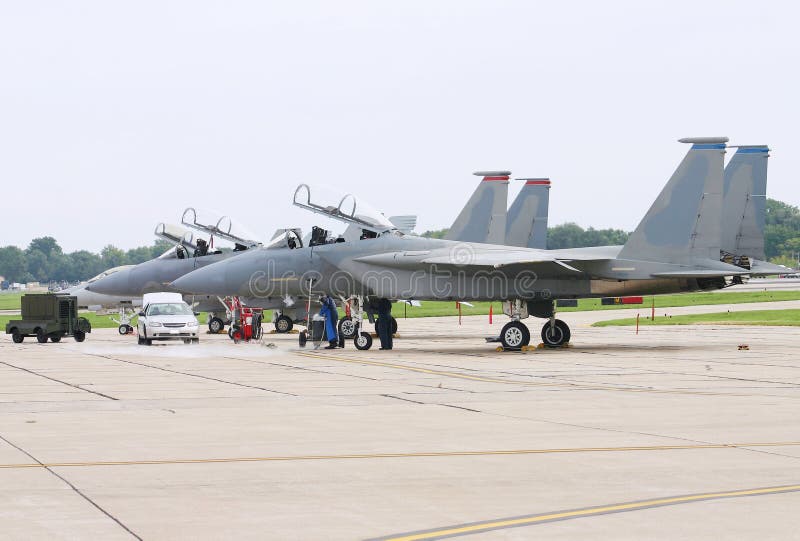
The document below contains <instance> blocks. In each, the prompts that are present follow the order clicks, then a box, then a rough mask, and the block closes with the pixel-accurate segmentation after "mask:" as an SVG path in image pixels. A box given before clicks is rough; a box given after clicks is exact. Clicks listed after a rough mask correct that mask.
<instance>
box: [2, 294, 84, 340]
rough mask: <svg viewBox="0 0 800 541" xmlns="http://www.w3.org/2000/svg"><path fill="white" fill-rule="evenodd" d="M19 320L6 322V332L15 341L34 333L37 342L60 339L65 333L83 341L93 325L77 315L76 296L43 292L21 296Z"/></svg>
mask: <svg viewBox="0 0 800 541" xmlns="http://www.w3.org/2000/svg"><path fill="white" fill-rule="evenodd" d="M21 308H22V319H16V320H12V321H9V322H8V323H7V324H6V334H10V335H11V338H12V339H13V340H14V343H15V344H19V343H21V342H22V341H23V340H25V337H26V336H35V337H36V340H38V341H39V343H40V344H44V343H45V342H47V340H48V339H50V341H51V342H60V341H61V338H62V337H64V336H72V337H74V338H75V341H76V342H83V341H84V340H85V339H86V334H87V333H90V332H92V325H91V324H90V323H89V320H88V319H86V318H85V317H78V299H77V297H73V296H70V295H55V294H53V293H42V294H34V295H23V296H22V307H21Z"/></svg>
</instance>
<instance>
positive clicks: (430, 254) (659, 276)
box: [172, 137, 749, 349]
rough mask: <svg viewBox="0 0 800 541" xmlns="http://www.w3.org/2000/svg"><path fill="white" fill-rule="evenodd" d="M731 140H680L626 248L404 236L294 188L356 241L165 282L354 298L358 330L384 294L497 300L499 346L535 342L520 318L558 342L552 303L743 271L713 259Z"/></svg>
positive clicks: (366, 213) (680, 285) (711, 280)
mask: <svg viewBox="0 0 800 541" xmlns="http://www.w3.org/2000/svg"><path fill="white" fill-rule="evenodd" d="M727 141H728V138H727V137H705V138H687V139H681V140H680V142H682V143H688V144H691V145H692V146H691V148H690V150H689V151H688V153H687V154H686V156H685V157H684V159H683V161H682V162H681V163H680V165H679V166H678V168H677V170H676V171H675V172H674V173H673V175H672V177H671V178H670V179H669V181H668V182H667V184H666V186H665V187H664V188H663V190H662V191H661V193H660V195H659V196H658V198H657V199H656V200H655V202H654V203H653V205H652V206H651V208H650V210H649V211H648V212H647V214H646V215H645V216H644V218H643V219H642V220H641V222H640V223H639V226H638V227H637V228H636V230H635V231H634V232H633V234H632V235H631V236H630V238H629V239H628V241H627V243H626V244H625V245H624V246H623V247H622V248H621V249H618V248H617V247H593V248H576V249H569V250H543V249H532V248H512V249H510V248H509V247H507V246H503V245H498V244H483V243H474V242H457V241H452V240H440V239H427V238H420V237H416V236H411V235H404V234H402V233H400V232H399V231H398V230H397V229H396V228H395V227H394V226H393V225H392V223H391V222H389V221H388V220H387V219H386V218H385V217H384V216H383V215H381V214H380V213H376V212H373V211H372V210H371V208H370V207H369V206H368V205H365V204H363V202H362V201H360V200H356V199H355V198H352V201H350V200H348V198H347V197H345V198H343V199H342V200H341V201H340V203H339V205H338V206H337V205H336V204H335V203H334V204H330V202H324V201H317V200H316V199H315V197H314V195H313V191H312V189H311V188H310V187H309V186H308V185H306V184H301V185H300V186H298V188H297V190H296V191H295V194H294V201H293V203H294V204H295V205H296V206H298V207H301V208H304V209H307V210H309V211H312V212H315V213H319V214H323V215H325V216H328V217H330V218H334V219H337V220H340V221H343V222H345V223H348V224H350V225H351V226H352V227H358V228H361V230H362V231H363V234H362V235H361V237H360V239H359V240H357V241H345V242H337V240H338V239H331V238H328V237H327V236H326V235H325V234H318V235H316V236H315V237H314V239H313V241H312V242H311V243H309V245H308V246H304V247H301V248H296V249H293V250H283V251H281V252H280V253H279V252H278V251H275V252H273V253H270V252H269V251H267V250H264V249H259V248H256V249H253V250H250V251H248V253H246V254H243V255H242V256H240V257H237V258H235V259H231V260H228V261H222V262H218V263H215V264H213V265H208V266H205V267H204V268H202V269H198V270H196V271H193V272H191V273H189V274H187V275H185V276H183V277H181V278H179V279H177V280H176V281H175V282H173V284H172V285H173V286H174V287H175V288H176V289H178V290H179V291H182V292H184V293H202V294H216V295H231V294H238V295H242V296H255V297H258V296H262V297H269V296H275V295H282V294H288V293H291V294H293V295H305V296H311V295H315V294H318V293H321V292H325V293H328V294H331V295H336V296H339V297H341V298H348V299H352V301H353V303H354V311H353V313H354V316H355V318H356V320H357V324H359V325H360V321H359V320H358V318H359V317H360V314H361V312H362V309H363V308H364V307H365V306H366V305H369V304H371V303H373V302H374V301H375V300H377V299H381V298H387V299H392V298H395V299H397V298H403V299H417V300H428V299H430V300H459V301H462V300H463V301H472V300H474V301H503V303H504V311H505V312H506V313H507V314H508V315H509V316H511V321H510V322H509V323H507V324H506V325H505V326H504V327H503V329H502V331H501V334H500V340H501V342H502V343H503V346H504V347H507V348H519V347H522V346H526V345H527V344H528V343H529V342H530V331H529V330H528V328H527V326H526V325H525V324H524V323H522V322H521V321H520V320H521V319H524V318H526V317H528V315H533V316H535V317H540V318H546V319H548V322H547V323H546V324H545V325H544V326H543V327H542V331H541V336H542V340H543V341H544V343H545V344H548V345H561V344H563V343H565V342H567V341H569V339H570V329H569V327H568V326H567V324H566V323H564V322H563V321H561V320H558V319H556V318H555V307H554V302H553V299H556V298H559V299H570V298H586V297H606V296H615V295H649V294H661V293H678V292H684V291H698V290H710V289H719V288H723V287H726V286H727V285H730V284H731V283H732V277H734V276H741V275H746V274H747V273H748V272H749V271H748V270H746V269H742V268H740V267H736V266H734V265H730V264H727V263H724V262H721V261H720V260H719V254H720V242H721V221H722V192H723V176H724V167H723V160H724V154H725V148H726V143H727ZM345 201H349V202H348V204H347V205H344V202H345ZM355 345H356V347H357V348H359V349H367V348H369V347H370V346H371V338H370V336H369V334H367V333H365V332H360V333H359V334H358V335H357V337H356V340H355Z"/></svg>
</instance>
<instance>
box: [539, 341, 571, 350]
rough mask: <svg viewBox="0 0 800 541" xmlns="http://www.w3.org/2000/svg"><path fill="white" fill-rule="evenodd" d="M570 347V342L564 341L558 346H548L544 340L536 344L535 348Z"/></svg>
mask: <svg viewBox="0 0 800 541" xmlns="http://www.w3.org/2000/svg"><path fill="white" fill-rule="evenodd" d="M571 347H572V344H570V343H569V342H565V343H563V344H561V345H560V346H549V345H547V344H545V343H544V342H542V343H540V344H539V345H538V346H536V349H544V348H547V349H569V348H571Z"/></svg>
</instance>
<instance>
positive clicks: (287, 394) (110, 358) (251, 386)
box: [85, 353, 297, 396]
mask: <svg viewBox="0 0 800 541" xmlns="http://www.w3.org/2000/svg"><path fill="white" fill-rule="evenodd" d="M85 355H90V356H92V357H100V358H102V359H108V360H109V361H117V362H120V363H128V364H135V365H136V366H144V367H146V368H152V369H154V370H161V371H162V372H170V373H172V374H180V375H182V376H189V377H193V378H200V379H205V380H209V381H216V382H218V383H225V384H228V385H236V386H239V387H247V388H249V389H259V390H261V391H266V392H268V393H275V394H282V395H286V396H297V395H296V394H292V393H285V392H283V391H276V390H275V389H268V388H266V387H259V386H258V385H248V384H247V383H239V382H238V381H228V380H225V379H220V378H212V377H211V376H202V375H200V374H192V373H191V372H181V371H180V370H172V369H169V368H164V367H161V366H153V365H152V364H147V363H138V362H136V361H127V360H125V359H118V358H116V357H111V356H109V355H100V354H99V353H85Z"/></svg>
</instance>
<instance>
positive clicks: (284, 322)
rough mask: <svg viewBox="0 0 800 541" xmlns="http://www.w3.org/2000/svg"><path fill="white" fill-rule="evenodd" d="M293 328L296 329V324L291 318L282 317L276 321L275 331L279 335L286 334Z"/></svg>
mask: <svg viewBox="0 0 800 541" xmlns="http://www.w3.org/2000/svg"><path fill="white" fill-rule="evenodd" d="M292 327H294V322H293V321H292V318H290V317H289V316H284V315H280V316H278V318H277V319H276V320H275V331H276V332H278V334H286V333H287V332H289V331H291V330H292Z"/></svg>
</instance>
